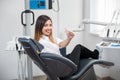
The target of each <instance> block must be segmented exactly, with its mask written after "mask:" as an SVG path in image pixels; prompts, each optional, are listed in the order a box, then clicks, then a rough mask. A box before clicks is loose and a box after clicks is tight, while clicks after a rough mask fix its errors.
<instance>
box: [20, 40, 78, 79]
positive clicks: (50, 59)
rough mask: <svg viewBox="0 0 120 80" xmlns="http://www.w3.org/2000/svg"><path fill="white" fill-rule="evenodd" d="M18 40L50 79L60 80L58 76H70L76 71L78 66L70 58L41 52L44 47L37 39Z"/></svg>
mask: <svg viewBox="0 0 120 80" xmlns="http://www.w3.org/2000/svg"><path fill="white" fill-rule="evenodd" d="M18 41H19V42H20V43H21V45H22V46H23V48H24V50H25V52H26V54H27V55H28V56H29V57H30V58H31V59H32V60H33V61H34V63H35V64H36V65H37V66H38V67H39V68H40V69H41V70H42V71H43V72H44V73H45V74H46V75H47V77H48V78H49V80H59V79H58V77H65V76H69V75H72V74H73V73H74V72H76V70H77V66H76V65H75V64H74V63H73V62H72V61H70V60H69V59H67V58H65V57H62V56H59V55H56V54H52V53H41V50H42V49H43V48H44V47H43V45H41V44H40V43H38V42H37V41H35V40H33V39H27V38H19V39H18Z"/></svg>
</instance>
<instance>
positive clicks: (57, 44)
mask: <svg viewBox="0 0 120 80" xmlns="http://www.w3.org/2000/svg"><path fill="white" fill-rule="evenodd" d="M52 28H53V27H52V20H51V18H50V17H48V16H46V15H41V16H39V17H38V19H37V21H36V25H35V35H34V39H35V40H37V41H38V42H39V43H41V44H42V45H43V46H44V49H43V50H42V52H49V53H55V54H58V55H61V54H60V51H59V49H60V48H63V47H66V46H67V45H68V44H69V43H70V41H71V40H72V38H73V37H74V33H73V32H70V31H67V30H66V35H67V38H66V39H65V40H61V39H59V38H54V37H53V34H52ZM98 56H99V52H98V51H97V50H96V49H95V50H94V51H90V50H89V49H87V48H86V47H84V46H82V45H80V44H78V45H76V46H75V48H74V49H73V51H72V52H71V53H70V54H68V55H66V58H68V59H70V60H72V61H73V62H74V63H75V64H76V65H79V61H80V59H81V58H94V59H98Z"/></svg>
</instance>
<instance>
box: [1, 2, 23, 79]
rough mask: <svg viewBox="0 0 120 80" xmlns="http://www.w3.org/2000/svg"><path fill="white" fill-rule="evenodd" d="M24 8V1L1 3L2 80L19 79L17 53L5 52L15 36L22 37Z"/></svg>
mask: <svg viewBox="0 0 120 80" xmlns="http://www.w3.org/2000/svg"><path fill="white" fill-rule="evenodd" d="M20 3H21V4H22V5H21V4H20ZM23 8H24V5H23V1H22V0H18V1H16V0H1V1H0V37H1V39H0V80H10V79H12V78H16V77H17V61H18V56H17V52H16V51H5V47H6V43H7V42H8V41H10V40H12V38H13V37H14V36H18V35H19V36H20V35H22V25H21V23H20V14H21V11H22V10H23Z"/></svg>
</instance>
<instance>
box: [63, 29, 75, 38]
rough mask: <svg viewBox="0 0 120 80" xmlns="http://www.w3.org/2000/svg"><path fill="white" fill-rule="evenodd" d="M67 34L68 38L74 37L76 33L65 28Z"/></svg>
mask: <svg viewBox="0 0 120 80" xmlns="http://www.w3.org/2000/svg"><path fill="white" fill-rule="evenodd" d="M65 32H66V35H67V38H68V39H70V40H71V39H72V38H73V37H74V33H73V32H72V31H68V30H67V29H65Z"/></svg>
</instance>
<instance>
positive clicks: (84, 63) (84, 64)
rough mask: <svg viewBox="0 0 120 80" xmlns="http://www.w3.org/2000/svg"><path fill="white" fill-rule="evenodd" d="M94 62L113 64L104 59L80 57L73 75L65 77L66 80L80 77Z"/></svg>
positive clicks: (106, 64)
mask: <svg viewBox="0 0 120 80" xmlns="http://www.w3.org/2000/svg"><path fill="white" fill-rule="evenodd" d="M95 64H102V65H105V66H114V63H112V62H108V61H104V60H96V59H82V60H80V66H79V68H78V71H77V73H75V74H74V75H73V76H70V77H69V78H68V77H67V80H72V79H77V78H78V77H81V76H82V75H83V74H84V73H85V72H86V71H87V70H89V69H90V68H91V67H92V66H93V65H95Z"/></svg>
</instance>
